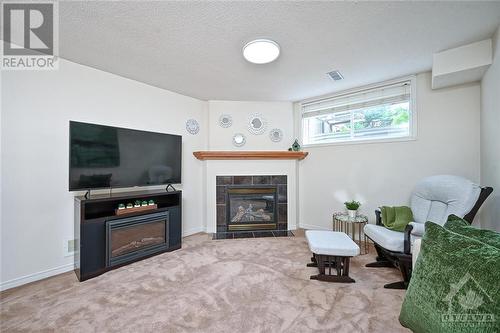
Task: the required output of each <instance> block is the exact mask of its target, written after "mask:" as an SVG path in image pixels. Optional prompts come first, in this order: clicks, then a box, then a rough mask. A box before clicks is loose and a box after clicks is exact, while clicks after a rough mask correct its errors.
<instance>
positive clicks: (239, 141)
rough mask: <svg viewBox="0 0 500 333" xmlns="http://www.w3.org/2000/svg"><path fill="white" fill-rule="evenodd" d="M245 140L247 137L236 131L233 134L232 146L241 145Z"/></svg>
mask: <svg viewBox="0 0 500 333" xmlns="http://www.w3.org/2000/svg"><path fill="white" fill-rule="evenodd" d="M246 142H247V139H246V138H245V136H244V135H243V134H241V133H236V134H235V135H234V136H233V146H235V147H242V146H244V145H245V143H246Z"/></svg>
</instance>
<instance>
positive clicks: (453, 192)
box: [410, 175, 481, 225]
mask: <svg viewBox="0 0 500 333" xmlns="http://www.w3.org/2000/svg"><path fill="white" fill-rule="evenodd" d="M480 192H481V188H480V187H479V186H478V185H476V184H474V183H472V182H471V181H470V180H468V179H465V178H462V177H458V176H451V175H438V176H431V177H427V178H424V179H422V180H421V181H420V182H418V183H417V185H416V186H415V189H414V190H413V193H412V196H411V200H410V206H411V210H412V212H413V219H414V221H415V222H417V223H425V222H427V221H432V222H434V223H437V224H440V225H443V224H444V223H445V222H446V219H447V218H448V215H450V214H455V215H457V216H459V217H464V216H465V215H466V214H467V213H468V212H470V210H471V209H472V207H474V204H475V203H476V201H477V199H478V198H479V194H480Z"/></svg>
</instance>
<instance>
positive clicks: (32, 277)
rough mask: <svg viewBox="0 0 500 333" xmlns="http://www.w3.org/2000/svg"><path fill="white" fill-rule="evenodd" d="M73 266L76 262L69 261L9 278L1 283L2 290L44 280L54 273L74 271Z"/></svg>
mask: <svg viewBox="0 0 500 333" xmlns="http://www.w3.org/2000/svg"><path fill="white" fill-rule="evenodd" d="M73 268H74V264H73V263H69V264H66V265H62V266H59V267H54V268H51V269H47V270H44V271H40V272H37V273H33V274H28V275H25V276H21V277H18V278H15V279H12V280H9V281H5V282H2V283H0V291H3V290H7V289H11V288H14V287H19V286H21V285H23V284H27V283H30V282H35V281H38V280H42V279H45V278H48V277H51V276H54V275H58V274H61V273H66V272H69V271H72V270H73Z"/></svg>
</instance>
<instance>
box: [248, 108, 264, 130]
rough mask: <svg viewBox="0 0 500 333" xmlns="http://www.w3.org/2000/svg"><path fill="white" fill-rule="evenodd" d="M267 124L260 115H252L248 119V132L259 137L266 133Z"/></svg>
mask: <svg viewBox="0 0 500 333" xmlns="http://www.w3.org/2000/svg"><path fill="white" fill-rule="evenodd" d="M266 127H267V122H266V120H265V119H264V117H263V116H262V115H261V114H260V113H254V114H252V115H251V116H250V117H249V118H248V131H249V132H250V133H252V134H255V135H259V134H262V133H264V132H265V131H266Z"/></svg>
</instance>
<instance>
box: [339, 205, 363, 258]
mask: <svg viewBox="0 0 500 333" xmlns="http://www.w3.org/2000/svg"><path fill="white" fill-rule="evenodd" d="M367 223H368V217H366V215H362V214H358V215H356V217H355V218H350V217H349V215H347V213H344V212H335V213H333V231H340V232H345V233H346V234H347V235H348V236H350V237H351V239H352V240H353V241H354V242H356V243H358V245H359V248H360V254H367V253H368V242H367V238H366V235H365V233H364V231H363V229H364V227H365V225H366V224H367ZM356 228H357V229H358V230H357V231H358V240H357V241H356V237H355V236H356ZM361 239H363V242H364V244H361ZM363 250H364V251H363Z"/></svg>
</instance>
